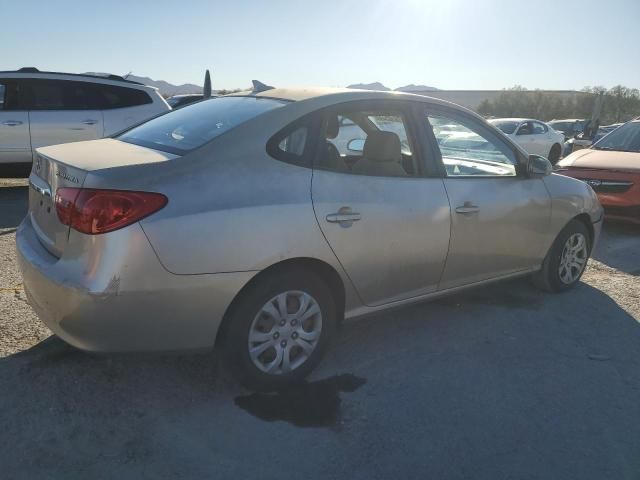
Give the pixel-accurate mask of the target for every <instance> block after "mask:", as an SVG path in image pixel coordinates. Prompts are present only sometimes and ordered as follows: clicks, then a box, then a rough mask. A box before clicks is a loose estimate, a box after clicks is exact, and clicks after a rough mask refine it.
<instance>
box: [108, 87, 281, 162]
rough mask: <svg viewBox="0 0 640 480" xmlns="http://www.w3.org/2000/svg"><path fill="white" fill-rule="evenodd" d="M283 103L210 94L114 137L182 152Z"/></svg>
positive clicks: (268, 99) (157, 148) (128, 141)
mask: <svg viewBox="0 0 640 480" xmlns="http://www.w3.org/2000/svg"><path fill="white" fill-rule="evenodd" d="M286 104H287V102H285V101H281V100H274V99H271V98H259V97H220V98H212V99H210V100H207V101H204V102H198V103H194V104H193V105H188V106H186V107H184V108H181V109H179V110H175V111H173V112H170V113H167V114H165V115H162V116H160V117H157V118H154V119H152V120H149V121H148V122H146V123H143V124H142V125H139V126H137V127H135V128H132V129H131V130H129V131H127V132H125V133H123V134H122V135H120V136H119V137H118V139H119V140H122V141H123V142H127V143H133V144H135V145H140V146H142V147H148V148H153V149H155V150H161V151H164V152H169V153H175V154H177V155H183V154H185V153H187V152H189V151H191V150H194V149H196V148H198V147H200V146H202V145H204V144H205V143H207V142H209V141H210V140H213V139H214V138H216V137H217V136H219V135H222V134H223V133H224V132H226V131H228V130H231V129H232V128H233V127H236V126H238V125H240V124H241V123H244V122H246V121H247V120H251V119H252V118H254V117H257V116H258V115H260V114H262V113H264V112H267V111H269V110H273V109H274V108H278V107H282V106H284V105H286Z"/></svg>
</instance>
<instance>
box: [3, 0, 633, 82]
mask: <svg viewBox="0 0 640 480" xmlns="http://www.w3.org/2000/svg"><path fill="white" fill-rule="evenodd" d="M0 3H1V4H2V5H1V7H0V18H1V19H2V22H1V24H2V26H1V27H0V70H7V69H9V70H10V69H15V68H19V67H21V66H35V67H38V68H40V69H41V70H54V71H68V72H86V71H101V72H111V73H117V74H121V75H122V74H125V73H127V72H130V71H132V72H133V73H135V74H136V75H145V76H149V77H152V78H154V79H164V80H167V81H169V82H171V83H185V82H193V83H198V84H202V78H203V72H204V69H205V68H211V69H212V71H213V86H214V88H234V87H244V86H247V85H249V83H250V80H251V79H253V78H257V79H260V80H261V81H263V82H265V83H269V84H272V85H276V86H293V85H301V86H302V85H322V86H346V85H348V84H351V83H358V82H367V83H368V82H373V81H380V82H382V83H384V84H385V85H387V86H389V87H392V88H395V87H398V86H402V85H405V84H408V83H416V84H426V85H431V86H435V87H438V88H443V89H500V88H504V87H510V86H513V85H515V84H520V85H523V86H525V87H528V88H546V89H579V88H581V87H583V86H585V85H604V86H606V87H611V86H613V85H616V84H623V85H627V86H631V87H639V88H640V23H639V21H640V0H583V1H574V0H562V1H551V0H526V1H522V0H511V1H504V0H437V1H431V0H396V1H388V0H352V1H350V0H320V1H302V0H301V1H294V0H263V1H257V0H254V1H251V0H227V1H223V2H222V1H215V0H171V1H165V0H156V1H146V0H127V1H123V0H109V1H86V0H80V1H76V0H45V1H37V0H19V1H9V0H3V1H2V2H0Z"/></svg>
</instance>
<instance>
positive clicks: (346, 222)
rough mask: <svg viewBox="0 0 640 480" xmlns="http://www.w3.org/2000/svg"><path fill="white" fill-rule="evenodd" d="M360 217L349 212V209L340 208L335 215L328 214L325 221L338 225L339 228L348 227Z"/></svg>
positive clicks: (360, 216)
mask: <svg viewBox="0 0 640 480" xmlns="http://www.w3.org/2000/svg"><path fill="white" fill-rule="evenodd" d="M361 218H362V215H360V214H359V213H355V212H353V211H351V208H350V207H342V208H341V209H340V210H338V211H337V212H336V213H330V214H329V215H327V217H326V219H327V222H329V223H339V224H340V226H341V227H350V226H351V225H352V224H353V222H357V221H358V220H360V219H361Z"/></svg>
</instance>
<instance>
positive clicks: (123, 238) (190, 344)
mask: <svg viewBox="0 0 640 480" xmlns="http://www.w3.org/2000/svg"><path fill="white" fill-rule="evenodd" d="M114 234H115V235H114ZM107 235H112V236H113V237H114V238H113V239H112V241H111V242H110V245H109V246H106V245H104V243H105V242H104V239H103V241H102V242H97V243H102V245H101V249H100V251H99V252H93V253H87V254H86V255H78V254H77V253H76V254H71V253H70V254H69V255H67V251H66V250H65V254H64V255H63V256H62V258H60V259H58V258H56V257H54V256H52V255H51V254H50V253H49V252H48V251H47V250H45V249H44V247H43V246H42V245H41V244H40V241H39V240H38V238H37V236H36V233H35V230H34V228H33V226H32V224H31V220H30V217H29V216H27V218H25V220H24V221H23V222H22V224H21V225H20V227H19V228H18V231H17V234H16V244H17V251H18V261H19V264H20V267H21V269H22V275H23V282H24V287H25V291H26V293H27V296H28V299H29V302H30V303H31V305H32V307H33V308H34V310H35V311H36V313H37V314H38V316H39V317H40V319H41V320H42V322H43V323H45V324H46V325H47V327H49V328H50V329H51V330H52V331H53V332H54V333H55V334H56V335H58V336H59V337H60V338H62V339H63V340H64V341H66V342H67V343H69V344H71V345H73V346H75V347H78V348H80V349H83V350H88V351H96V352H115V351H171V350H184V349H201V348H208V347H211V346H213V344H214V342H215V337H216V334H217V331H218V327H219V325H220V322H221V320H222V318H223V316H224V313H225V311H226V309H227V307H228V306H229V304H230V303H231V301H232V300H233V298H234V297H235V295H236V294H237V292H238V291H239V290H240V289H241V288H242V287H243V286H244V285H245V284H246V283H247V282H248V281H249V279H250V278H251V277H252V276H253V275H254V273H253V272H239V273H223V274H212V275H174V274H171V273H169V272H167V271H166V270H164V268H163V267H162V266H161V265H160V263H159V262H158V260H157V258H156V256H155V253H154V252H153V250H152V249H151V247H150V245H149V243H148V240H147V239H146V237H145V235H144V233H143V232H142V229H141V228H140V226H139V225H137V224H136V225H132V226H130V227H127V228H125V229H122V230H120V231H117V232H113V233H111V234H107Z"/></svg>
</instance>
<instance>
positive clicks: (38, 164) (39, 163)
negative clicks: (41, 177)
mask: <svg viewBox="0 0 640 480" xmlns="http://www.w3.org/2000/svg"><path fill="white" fill-rule="evenodd" d="M41 165H42V157H37V158H36V172H40V167H41Z"/></svg>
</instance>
